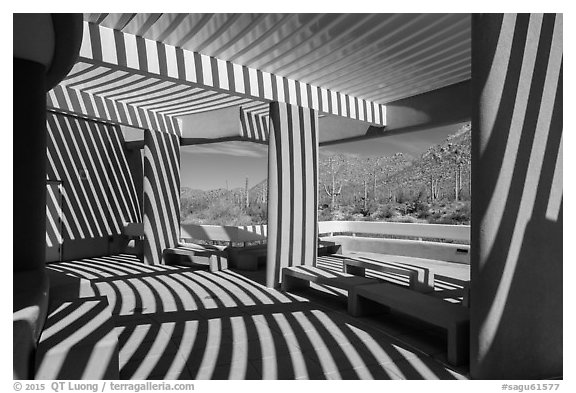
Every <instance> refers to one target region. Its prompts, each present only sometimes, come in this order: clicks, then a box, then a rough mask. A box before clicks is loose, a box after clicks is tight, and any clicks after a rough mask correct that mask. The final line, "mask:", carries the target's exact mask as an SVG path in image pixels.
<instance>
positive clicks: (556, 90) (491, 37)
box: [470, 14, 562, 379]
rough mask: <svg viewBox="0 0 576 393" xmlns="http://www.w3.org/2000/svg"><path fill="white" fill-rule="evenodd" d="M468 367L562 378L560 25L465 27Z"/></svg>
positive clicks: (546, 18)
mask: <svg viewBox="0 0 576 393" xmlns="http://www.w3.org/2000/svg"><path fill="white" fill-rule="evenodd" d="M472 49H473V50H472V82H473V92H474V100H475V102H476V103H477V106H476V109H475V113H474V114H473V129H472V138H473V139H472V149H473V151H472V174H473V175H472V188H473V198H472V231H471V240H472V249H471V269H472V270H471V299H470V302H471V309H470V310H471V364H470V373H471V376H472V377H473V378H476V379H532V378H546V377H557V376H561V375H562V147H561V146H562V15H553V14H547V15H541V14H525V15H515V14H506V15H501V14H487V15H474V16H473V18H472Z"/></svg>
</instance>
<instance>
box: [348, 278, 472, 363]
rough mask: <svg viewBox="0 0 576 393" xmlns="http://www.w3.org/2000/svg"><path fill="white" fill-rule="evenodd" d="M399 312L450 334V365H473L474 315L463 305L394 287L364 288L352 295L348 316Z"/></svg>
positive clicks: (358, 288)
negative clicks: (471, 363)
mask: <svg viewBox="0 0 576 393" xmlns="http://www.w3.org/2000/svg"><path fill="white" fill-rule="evenodd" d="M389 309H394V310H397V311H399V312H401V313H403V314H406V315H409V316H411V317H413V318H416V319H419V320H421V321H424V322H427V323H429V324H431V325H435V326H438V327H441V328H444V329H446V330H447V332H448V362H449V363H451V364H453V365H455V366H458V365H461V364H466V363H468V361H469V349H470V348H469V347H470V342H469V341H470V337H469V335H470V312H469V309H468V308H466V307H462V306H461V305H459V304H454V303H449V302H447V301H444V300H442V299H439V298H436V297H433V296H430V295H426V294H423V293H419V292H415V291H411V290H409V289H406V288H402V287H398V286H394V285H390V284H386V283H383V284H372V285H361V286H355V287H353V288H351V290H350V291H349V292H348V312H349V313H350V315H352V316H355V317H359V316H364V315H367V314H374V313H378V312H383V311H386V310H389Z"/></svg>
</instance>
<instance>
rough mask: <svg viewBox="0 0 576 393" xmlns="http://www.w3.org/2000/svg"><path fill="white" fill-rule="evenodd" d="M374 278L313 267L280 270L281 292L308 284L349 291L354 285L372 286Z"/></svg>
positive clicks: (294, 267)
mask: <svg viewBox="0 0 576 393" xmlns="http://www.w3.org/2000/svg"><path fill="white" fill-rule="evenodd" d="M378 282H379V281H378V280H376V279H374V278H366V277H358V276H354V275H352V274H347V273H339V272H334V271H331V270H327V269H322V268H319V267H313V266H293V267H285V268H283V269H282V284H281V289H282V291H293V290H296V289H303V288H307V287H309V286H310V283H315V284H319V285H327V286H331V287H335V288H339V289H343V290H346V291H350V289H351V288H353V287H354V286H356V285H363V284H374V283H378Z"/></svg>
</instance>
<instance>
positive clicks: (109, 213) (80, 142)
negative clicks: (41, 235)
mask: <svg viewBox="0 0 576 393" xmlns="http://www.w3.org/2000/svg"><path fill="white" fill-rule="evenodd" d="M46 128H47V130H48V148H47V152H46V154H47V161H48V162H47V178H48V179H49V180H55V181H61V186H60V190H61V195H60V196H58V195H57V194H56V192H57V191H58V188H57V187H50V189H49V190H48V194H47V199H48V202H47V203H48V207H49V209H47V223H46V231H47V233H46V238H47V245H49V246H50V245H53V243H54V242H55V241H62V242H63V254H62V259H63V260H68V259H73V258H87V257H90V256H97V255H105V254H106V253H108V245H109V237H110V236H112V237H114V236H118V235H120V233H121V228H122V224H123V223H124V222H141V211H140V204H139V201H138V196H137V193H136V189H135V187H134V179H133V176H132V174H131V173H130V170H129V167H128V163H127V161H126V156H125V153H124V147H123V137H122V132H121V131H120V129H119V128H118V127H114V126H111V125H108V124H104V123H99V122H94V121H90V120H85V119H80V118H77V117H73V116H68V115H62V114H55V113H52V112H50V113H48V115H47V127H46ZM60 198H61V202H60V203H61V206H62V208H61V214H62V216H61V217H60V218H59V217H54V216H53V215H54V213H55V212H56V211H57V210H58V209H54V205H56V204H58V203H59V202H58V199H60ZM59 219H60V221H61V222H60V221H59ZM58 232H60V233H58Z"/></svg>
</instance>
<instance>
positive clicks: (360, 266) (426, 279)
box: [341, 256, 434, 293]
mask: <svg viewBox="0 0 576 393" xmlns="http://www.w3.org/2000/svg"><path fill="white" fill-rule="evenodd" d="M383 257H384V256H383ZM341 258H342V259H343V261H342V264H343V271H344V272H345V273H349V274H354V275H356V276H361V277H365V275H366V269H370V270H375V271H377V272H382V273H391V274H395V275H399V276H405V277H407V278H408V287H409V288H410V289H412V290H414V291H418V292H423V293H427V292H432V291H434V274H432V273H430V272H429V271H428V270H427V269H424V268H421V267H418V266H414V265H408V264H403V263H399V262H397V261H395V260H394V258H390V260H384V261H373V260H369V259H362V258H352V257H347V256H346V257H344V256H343V257H341Z"/></svg>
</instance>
